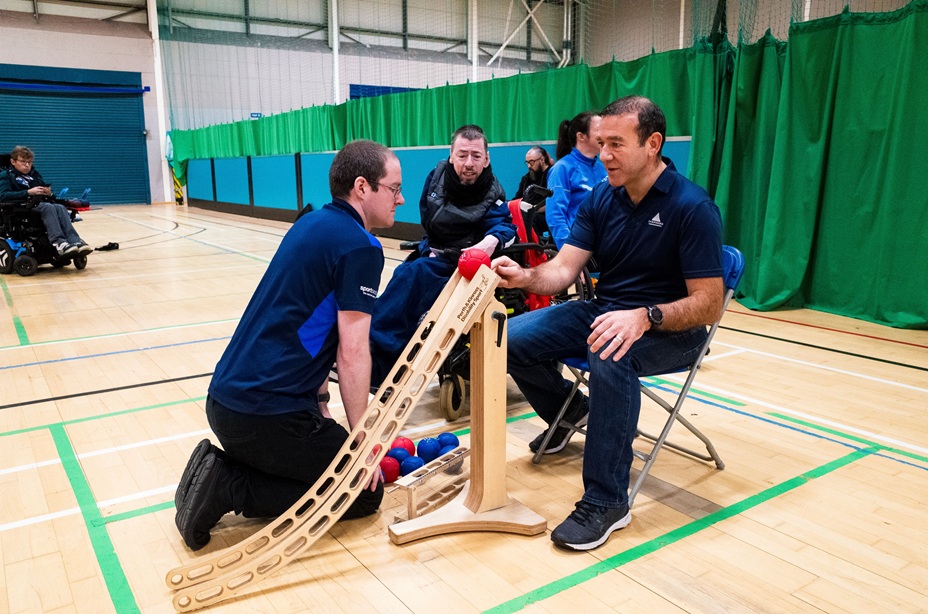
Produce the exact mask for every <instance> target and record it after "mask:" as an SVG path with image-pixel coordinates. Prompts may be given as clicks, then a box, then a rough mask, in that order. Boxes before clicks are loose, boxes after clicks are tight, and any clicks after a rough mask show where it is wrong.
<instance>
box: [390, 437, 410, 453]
mask: <svg viewBox="0 0 928 614" xmlns="http://www.w3.org/2000/svg"><path fill="white" fill-rule="evenodd" d="M394 448H402V449H404V450H406V451H407V452H409V455H410V456H415V455H416V444H414V443H413V442H412V439H410V438H408V437H397V438H396V439H394V440H393V443H392V444H391V445H390V449H394Z"/></svg>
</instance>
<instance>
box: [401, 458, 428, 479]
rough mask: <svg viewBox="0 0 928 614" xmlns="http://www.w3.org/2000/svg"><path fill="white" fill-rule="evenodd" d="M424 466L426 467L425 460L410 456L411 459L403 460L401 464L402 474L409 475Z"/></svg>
mask: <svg viewBox="0 0 928 614" xmlns="http://www.w3.org/2000/svg"><path fill="white" fill-rule="evenodd" d="M423 465H425V461H424V460H422V459H421V458H419V457H418V456H410V457H409V458H407V459H405V460H403V462H402V463H400V474H401V475H409V474H410V473H412V472H413V471H415V470H416V469H419V468H420V467H422V466H423Z"/></svg>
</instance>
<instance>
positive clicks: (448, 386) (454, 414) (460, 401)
mask: <svg viewBox="0 0 928 614" xmlns="http://www.w3.org/2000/svg"><path fill="white" fill-rule="evenodd" d="M466 400H467V383H466V382H465V381H464V378H463V377H461V376H460V375H456V374H451V375H449V376H448V377H447V378H445V380H444V381H443V382H442V383H441V388H440V389H439V391H438V407H439V409H441V413H442V414H444V416H445V419H446V420H447V421H448V422H454V421H455V420H457V419H458V418H460V417H461V414H463V413H464V402H465V401H466Z"/></svg>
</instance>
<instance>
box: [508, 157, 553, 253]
mask: <svg viewBox="0 0 928 614" xmlns="http://www.w3.org/2000/svg"><path fill="white" fill-rule="evenodd" d="M552 164H553V162H552V161H551V154H549V153H548V150H547V149H545V148H544V147H541V146H540V145H535V146H534V147H532V148H530V149H529V150H528V151H527V152H525V165H526V166H527V167H528V172H527V173H525V174H524V175H522V180H521V181H520V182H519V189H518V190H516V195H515V196H514V197H513V198H516V199H519V198H521V199H522V202H524V203H527V204H529V205H538V206H537V207H536V208H535V210H534V212H533V213H534V215H532V216H531V218H532V222H531V226H532V228H534V230H535V232H536V233H537V234H538V236H539V237H540V236H541V235H542V233H544V232H548V224H547V222H546V221H545V199H544V197H542V196H540V195H538V194H537V193H531V192H530V193H529V194H526V193H525V189H526V188H528V186H530V185H537V186H539V187H542V188H547V187H548V172H549V171H550V170H551V165H552ZM523 211H525V209H524V208H523Z"/></svg>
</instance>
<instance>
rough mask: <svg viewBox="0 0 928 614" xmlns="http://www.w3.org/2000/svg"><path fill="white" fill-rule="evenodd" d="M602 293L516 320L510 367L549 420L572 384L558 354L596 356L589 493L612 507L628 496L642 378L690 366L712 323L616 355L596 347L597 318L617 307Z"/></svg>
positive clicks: (651, 337)
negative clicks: (592, 342)
mask: <svg viewBox="0 0 928 614" xmlns="http://www.w3.org/2000/svg"><path fill="white" fill-rule="evenodd" d="M612 309H613V308H611V307H610V306H609V305H603V304H599V303H597V302H594V301H569V302H566V303H561V304H560V305H554V306H552V307H547V308H545V309H539V310H537V311H531V312H529V313H526V314H523V315H521V316H519V317H517V318H513V319H511V320H510V321H509V353H508V357H509V374H510V375H512V378H513V379H514V380H515V382H516V384H517V385H518V386H519V390H521V391H522V394H524V395H525V398H526V400H527V401H528V402H529V404H530V405H531V406H532V408H534V410H535V412H536V413H538V415H539V416H541V417H542V419H544V421H545V422H547V423H548V424H549V425H550V424H551V423H552V422H553V421H554V418H555V417H556V416H557V412H558V410H559V409H560V408H561V405H563V404H564V401H565V400H566V399H567V395H568V394H569V393H570V388H571V384H570V383H569V382H568V381H567V380H565V379H564V377H563V376H562V375H561V373H560V370H559V368H558V367H559V365H558V360H559V359H561V358H568V357H578V358H583V357H585V358H586V359H587V361H588V362H589V364H590V415H589V421H588V422H587V435H586V444H585V449H584V454H583V487H584V494H583V499H584V500H585V501H587V502H589V503H593V504H595V505H601V506H604V507H621V506H623V505H627V504H628V481H629V470H630V469H631V464H632V458H633V456H632V441H633V440H634V438H635V434H636V432H637V429H638V414H639V412H640V409H641V391H640V389H639V383H638V378H639V377H644V376H647V375H656V374H659V373H669V372H673V371H678V370H681V369H684V368H686V367H689V366H690V365H691V364H693V362H694V361H695V360H696V357H697V356H698V355H699V349H700V348H701V347H702V344H703V343H704V342H705V340H706V335H707V332H706V330H705V328H703V327H699V328H696V329H693V330H690V331H686V332H682V333H662V332H647V333H645V334H644V336H642V337H641V338H640V339H639V340H638V341H636V342H635V344H634V345H633V346H632V347H631V349H630V350H629V351H628V352H627V353H626V354H625V356H623V357H622V359H621V360H619V361H618V362H615V361H613V360H612V358H611V357H610V358H608V359H606V360H602V359H601V358H600V357H599V356H598V355H594V354H592V353H590V351H589V346H588V345H587V342H586V340H587V337H589V335H590V333H591V332H592V331H591V328H590V325H591V324H592V323H593V320H594V319H596V317H597V316H598V315H600V314H602V313H606V312H608V311H611V310H612Z"/></svg>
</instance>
